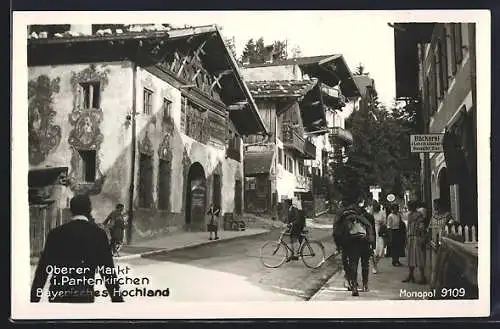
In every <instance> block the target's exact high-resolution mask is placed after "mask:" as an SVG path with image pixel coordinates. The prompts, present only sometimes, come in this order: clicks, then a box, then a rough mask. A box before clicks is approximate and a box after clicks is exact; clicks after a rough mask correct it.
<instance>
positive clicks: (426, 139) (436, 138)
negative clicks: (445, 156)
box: [410, 134, 444, 153]
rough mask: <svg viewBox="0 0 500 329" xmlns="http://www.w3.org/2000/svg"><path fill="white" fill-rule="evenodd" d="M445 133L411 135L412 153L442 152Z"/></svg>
mask: <svg viewBox="0 0 500 329" xmlns="http://www.w3.org/2000/svg"><path fill="white" fill-rule="evenodd" d="M443 136H444V134H425V135H410V149H411V153H442V152H443Z"/></svg>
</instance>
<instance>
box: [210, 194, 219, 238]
mask: <svg viewBox="0 0 500 329" xmlns="http://www.w3.org/2000/svg"><path fill="white" fill-rule="evenodd" d="M207 215H210V221H209V222H208V224H207V230H208V239H209V240H212V233H213V234H214V235H215V238H214V240H219V236H218V235H217V231H218V225H217V222H216V221H215V217H219V215H220V209H219V208H218V207H217V206H215V205H214V204H213V203H212V204H211V205H210V208H208V211H207Z"/></svg>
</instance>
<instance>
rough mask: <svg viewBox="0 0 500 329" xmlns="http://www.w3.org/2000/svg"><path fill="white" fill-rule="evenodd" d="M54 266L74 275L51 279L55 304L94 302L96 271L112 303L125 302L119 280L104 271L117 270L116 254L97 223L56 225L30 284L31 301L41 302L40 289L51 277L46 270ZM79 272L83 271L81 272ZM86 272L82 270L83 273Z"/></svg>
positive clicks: (54, 276)
mask: <svg viewBox="0 0 500 329" xmlns="http://www.w3.org/2000/svg"><path fill="white" fill-rule="evenodd" d="M51 267H52V268H53V267H58V268H64V269H67V270H73V273H71V274H53V275H52V278H51V280H50V287H49V291H50V293H51V296H54V294H57V296H55V297H50V298H49V301H50V302H55V303H93V302H94V285H93V284H91V283H92V282H90V283H89V282H88V279H94V277H95V274H96V271H97V273H99V274H100V276H101V277H102V278H104V279H105V280H106V281H105V282H106V288H107V291H108V296H110V297H111V300H112V301H113V302H120V301H123V300H122V298H121V297H120V295H119V293H117V292H118V291H119V288H120V287H119V285H118V283H116V275H115V273H114V271H112V273H109V272H106V271H105V270H106V269H108V271H109V270H110V269H114V264H113V256H112V254H111V248H110V246H109V242H108V237H107V235H106V232H104V230H102V229H101V228H99V227H98V226H97V225H95V224H93V223H91V222H89V221H86V220H81V219H73V220H72V221H70V222H68V223H66V224H64V225H61V226H59V227H56V228H55V229H53V230H52V231H50V232H49V234H48V236H47V242H46V243H45V247H44V249H43V252H42V254H41V256H40V260H39V262H38V267H37V269H36V272H35V277H34V280H33V284H32V287H31V301H32V302H38V301H40V297H39V296H37V291H40V290H42V289H43V287H44V285H45V282H46V281H47V278H48V273H47V270H48V269H50V268H51ZM78 271H79V272H80V273H78ZM82 272H83V273H82ZM63 278H64V279H80V281H85V282H83V283H80V284H75V283H74V282H73V283H71V282H66V284H63V281H62V280H63Z"/></svg>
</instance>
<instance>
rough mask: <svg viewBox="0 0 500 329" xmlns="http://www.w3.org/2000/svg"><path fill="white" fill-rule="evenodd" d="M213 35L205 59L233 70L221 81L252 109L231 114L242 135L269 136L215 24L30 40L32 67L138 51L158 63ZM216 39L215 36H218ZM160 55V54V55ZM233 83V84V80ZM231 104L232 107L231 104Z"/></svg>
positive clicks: (127, 56)
mask: <svg viewBox="0 0 500 329" xmlns="http://www.w3.org/2000/svg"><path fill="white" fill-rule="evenodd" d="M206 36H207V37H208V36H212V37H211V38H210V39H209V42H207V45H206V48H207V49H209V51H207V52H206V54H207V55H206V56H205V57H204V58H205V60H206V61H208V62H209V63H210V66H211V67H212V69H213V70H214V71H218V72H223V71H225V70H231V71H232V74H229V75H226V76H224V77H223V78H222V79H221V84H222V85H223V86H224V88H229V90H228V91H227V92H225V94H226V95H227V96H228V98H233V97H234V98H238V101H243V100H245V101H246V102H247V103H248V106H245V107H243V108H242V109H241V110H238V111H231V112H230V113H229V117H230V119H231V120H232V121H233V123H234V124H235V126H236V127H237V128H238V131H239V132H240V133H241V134H244V135H245V134H267V133H268V132H267V129H266V127H265V125H264V122H263V120H262V118H261V117H260V114H259V111H258V109H257V105H256V104H255V101H254V99H253V97H252V95H251V94H250V91H249V90H248V87H247V86H246V84H245V83H244V81H243V78H242V76H241V74H240V72H239V69H238V65H237V64H236V61H235V59H234V58H233V57H232V55H231V53H230V51H229V50H228V49H227V46H226V44H225V42H224V40H223V38H222V36H221V34H220V32H219V30H218V28H217V27H216V26H215V25H207V26H198V27H186V28H176V29H171V28H166V29H162V30H161V31H140V32H136V31H124V32H122V33H116V31H115V32H112V33H108V34H105V35H103V34H99V35H97V34H94V35H77V34H74V35H73V34H71V33H69V32H68V33H64V34H62V35H60V36H59V37H50V38H30V39H28V65H29V66H33V65H57V64H63V63H68V62H72V63H84V62H99V61H102V62H104V61H116V60H137V59H138V58H139V57H138V56H139V55H138V54H139V53H138V49H139V48H141V47H144V49H145V52H150V53H154V54H155V55H154V61H156V62H157V63H158V62H160V61H161V60H163V58H161V56H160V55H161V54H162V53H166V52H167V51H168V49H169V48H172V47H175V43H176V42H183V41H182V40H187V41H191V40H192V39H193V38H195V37H203V38H205V37H206ZM214 36H215V37H214ZM158 54H160V55H158ZM231 80H232V81H231ZM224 88H223V89H224ZM227 105H230V104H227Z"/></svg>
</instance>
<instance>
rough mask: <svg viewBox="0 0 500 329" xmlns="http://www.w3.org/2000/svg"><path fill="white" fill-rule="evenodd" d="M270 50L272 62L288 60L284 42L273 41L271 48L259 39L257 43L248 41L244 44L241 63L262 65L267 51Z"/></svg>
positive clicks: (252, 40) (262, 39)
mask: <svg viewBox="0 0 500 329" xmlns="http://www.w3.org/2000/svg"><path fill="white" fill-rule="evenodd" d="M271 49H272V52H273V60H283V59H287V58H288V53H287V42H286V40H277V41H274V42H273V44H272V45H271V47H269V46H266V45H265V43H264V38H262V37H260V38H259V39H257V41H254V39H250V40H248V41H247V43H246V44H245V47H244V48H243V52H242V54H241V59H242V61H243V62H245V61H248V62H250V63H251V64H255V63H264V62H265V61H266V59H267V56H268V51H269V50H271Z"/></svg>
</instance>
